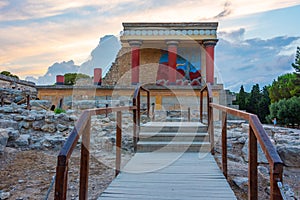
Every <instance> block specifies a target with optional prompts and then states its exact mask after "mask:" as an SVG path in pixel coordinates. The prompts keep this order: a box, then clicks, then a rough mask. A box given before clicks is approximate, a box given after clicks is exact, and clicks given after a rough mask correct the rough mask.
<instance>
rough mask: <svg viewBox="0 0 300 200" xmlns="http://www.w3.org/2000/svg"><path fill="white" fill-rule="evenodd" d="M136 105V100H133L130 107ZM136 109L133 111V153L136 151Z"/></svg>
mask: <svg viewBox="0 0 300 200" xmlns="http://www.w3.org/2000/svg"><path fill="white" fill-rule="evenodd" d="M136 104H137V99H135V98H134V99H133V101H132V105H133V106H136ZM136 119H137V109H134V110H133V149H134V152H136V149H137V120H136Z"/></svg>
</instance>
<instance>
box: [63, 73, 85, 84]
mask: <svg viewBox="0 0 300 200" xmlns="http://www.w3.org/2000/svg"><path fill="white" fill-rule="evenodd" d="M64 77H65V82H64V84H65V85H75V83H76V81H77V80H78V79H81V78H90V77H89V76H88V75H86V74H81V73H78V74H77V73H68V74H65V75H64Z"/></svg>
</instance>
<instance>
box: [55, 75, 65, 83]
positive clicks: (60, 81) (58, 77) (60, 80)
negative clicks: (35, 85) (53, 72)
mask: <svg viewBox="0 0 300 200" xmlns="http://www.w3.org/2000/svg"><path fill="white" fill-rule="evenodd" d="M64 82H65V77H64V76H63V75H57V76H56V85H63V84H64Z"/></svg>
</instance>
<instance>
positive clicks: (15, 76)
mask: <svg viewBox="0 0 300 200" xmlns="http://www.w3.org/2000/svg"><path fill="white" fill-rule="evenodd" d="M0 74H2V75H5V76H9V77H13V78H16V79H19V77H18V76H17V75H14V74H12V73H10V72H9V71H2V72H1V73H0Z"/></svg>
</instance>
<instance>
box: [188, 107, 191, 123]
mask: <svg viewBox="0 0 300 200" xmlns="http://www.w3.org/2000/svg"><path fill="white" fill-rule="evenodd" d="M187 115H188V122H190V121H191V108H190V107H188V113H187Z"/></svg>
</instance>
